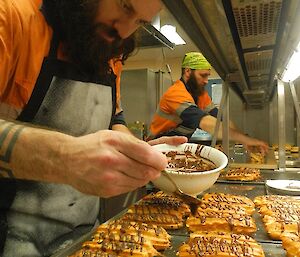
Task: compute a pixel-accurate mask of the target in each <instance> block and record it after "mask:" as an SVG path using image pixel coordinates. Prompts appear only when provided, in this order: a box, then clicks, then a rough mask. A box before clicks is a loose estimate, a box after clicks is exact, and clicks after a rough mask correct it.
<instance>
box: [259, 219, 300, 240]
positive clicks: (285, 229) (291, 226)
mask: <svg viewBox="0 0 300 257" xmlns="http://www.w3.org/2000/svg"><path fill="white" fill-rule="evenodd" d="M263 222H264V224H265V227H266V230H267V232H268V234H269V235H270V237H271V238H273V239H275V240H280V239H281V235H282V234H284V233H298V232H299V231H300V221H299V217H297V219H296V220H295V219H294V218H293V217H287V218H286V219H282V220H280V219H277V218H276V217H272V216H268V215H265V216H264V217H263Z"/></svg>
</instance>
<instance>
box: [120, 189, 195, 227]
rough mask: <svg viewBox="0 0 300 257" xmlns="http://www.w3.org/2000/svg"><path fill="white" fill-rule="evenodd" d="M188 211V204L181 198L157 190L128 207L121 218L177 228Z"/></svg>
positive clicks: (182, 222) (181, 224)
mask: <svg viewBox="0 0 300 257" xmlns="http://www.w3.org/2000/svg"><path fill="white" fill-rule="evenodd" d="M190 213H191V210H190V208H189V206H188V205H187V204H185V203H184V202H183V201H182V200H181V199H179V198H177V197H176V196H173V195H169V194H166V193H163V192H161V191H159V192H157V193H155V194H150V195H148V196H146V197H145V198H143V199H142V200H141V201H140V202H139V203H138V204H136V205H133V206H131V207H129V208H128V211H127V213H125V214H124V215H123V217H122V219H124V220H128V221H136V222H144V223H147V224H153V225H157V226H161V227H163V228H165V229H179V228H182V227H183V226H184V219H185V217H186V216H188V215H189V214H190Z"/></svg>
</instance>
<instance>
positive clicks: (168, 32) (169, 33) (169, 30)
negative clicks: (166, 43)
mask: <svg viewBox="0 0 300 257" xmlns="http://www.w3.org/2000/svg"><path fill="white" fill-rule="evenodd" d="M160 32H161V33H162V34H163V35H164V36H165V37H166V38H167V39H169V40H170V41H171V42H172V43H174V44H175V45H185V44H186V42H185V41H184V40H183V39H182V37H181V36H179V34H178V33H177V32H176V27H175V26H172V25H164V26H162V27H161V28H160Z"/></svg>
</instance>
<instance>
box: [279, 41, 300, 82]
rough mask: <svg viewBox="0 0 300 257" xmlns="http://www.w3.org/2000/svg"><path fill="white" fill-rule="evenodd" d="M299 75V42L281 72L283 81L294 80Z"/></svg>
mask: <svg viewBox="0 0 300 257" xmlns="http://www.w3.org/2000/svg"><path fill="white" fill-rule="evenodd" d="M299 76H300V42H299V44H298V46H297V48H296V50H295V51H294V53H293V55H292V57H291V59H290V60H289V62H288V65H287V66H286V69H285V71H284V73H283V78H282V80H283V81H284V82H289V81H294V80H296V79H297V78H298V77H299Z"/></svg>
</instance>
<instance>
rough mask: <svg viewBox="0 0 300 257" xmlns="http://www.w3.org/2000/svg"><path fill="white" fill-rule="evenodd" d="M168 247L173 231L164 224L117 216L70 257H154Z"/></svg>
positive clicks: (101, 226) (98, 229) (100, 228)
mask: <svg viewBox="0 0 300 257" xmlns="http://www.w3.org/2000/svg"><path fill="white" fill-rule="evenodd" d="M169 247H170V235H169V234H168V233H167V232H166V231H165V230H164V229H163V228H161V227H157V226H153V225H147V224H144V223H137V222H128V221H124V220H117V221H112V222H109V223H105V224H102V225H100V226H99V227H98V228H97V230H96V232H95V233H94V235H93V236H92V238H91V240H90V241H87V242H85V243H83V245H82V249H80V250H79V251H78V252H76V253H75V254H74V255H72V256H71V257H115V256H121V257H122V256H124V257H125V256H136V257H154V256H161V254H160V253H159V252H157V250H165V249H167V248H169Z"/></svg>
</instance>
